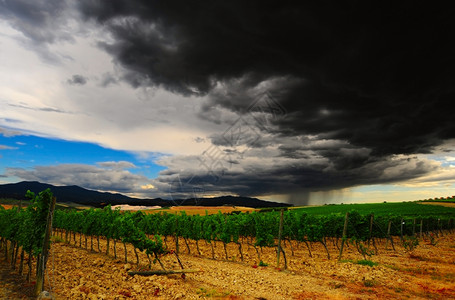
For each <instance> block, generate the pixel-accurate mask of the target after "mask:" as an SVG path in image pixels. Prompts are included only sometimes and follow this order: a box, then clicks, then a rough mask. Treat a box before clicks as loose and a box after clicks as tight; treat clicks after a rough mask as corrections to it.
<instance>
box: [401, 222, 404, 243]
mask: <svg viewBox="0 0 455 300" xmlns="http://www.w3.org/2000/svg"><path fill="white" fill-rule="evenodd" d="M403 225H404V221H403V218H401V223H400V239H401V242H402V243H404V238H403Z"/></svg>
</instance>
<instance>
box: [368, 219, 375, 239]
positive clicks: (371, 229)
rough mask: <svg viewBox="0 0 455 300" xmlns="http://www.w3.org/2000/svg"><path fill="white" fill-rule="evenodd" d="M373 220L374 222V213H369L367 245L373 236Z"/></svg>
mask: <svg viewBox="0 0 455 300" xmlns="http://www.w3.org/2000/svg"><path fill="white" fill-rule="evenodd" d="M373 222H374V214H371V215H370V228H369V230H370V232H369V236H368V247H369V246H370V241H371V239H372V237H373ZM373 242H374V241H373Z"/></svg>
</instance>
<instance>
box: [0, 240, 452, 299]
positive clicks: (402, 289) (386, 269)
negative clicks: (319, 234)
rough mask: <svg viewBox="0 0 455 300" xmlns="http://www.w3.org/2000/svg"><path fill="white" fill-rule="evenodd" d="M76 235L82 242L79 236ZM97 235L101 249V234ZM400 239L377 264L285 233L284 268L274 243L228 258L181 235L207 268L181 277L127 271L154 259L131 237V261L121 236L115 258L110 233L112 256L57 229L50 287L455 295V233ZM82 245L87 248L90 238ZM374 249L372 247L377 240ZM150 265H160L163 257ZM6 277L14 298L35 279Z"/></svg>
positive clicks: (76, 291) (70, 293)
mask: <svg viewBox="0 0 455 300" xmlns="http://www.w3.org/2000/svg"><path fill="white" fill-rule="evenodd" d="M76 241H77V245H79V241H80V239H79V237H78V236H76ZM430 242H433V244H436V245H433V244H432V243H430ZM93 243H94V247H93V248H94V249H95V250H96V251H97V250H98V246H97V242H96V239H93ZM167 244H168V246H169V247H170V248H172V246H175V241H174V240H173V239H171V238H168V239H167ZM399 244H400V242H399V239H396V240H395V247H396V251H393V250H392V249H391V245H390V244H389V245H388V247H387V248H388V249H387V250H386V245H385V241H376V246H377V247H378V251H379V253H378V254H374V255H372V256H369V257H368V256H367V257H366V258H367V259H368V261H367V263H371V262H374V263H376V264H377V265H374V266H368V265H364V264H359V263H358V262H359V260H362V259H363V257H362V255H361V254H359V252H358V251H357V249H356V247H355V246H354V245H351V244H350V245H349V246H348V247H346V248H345V251H344V252H343V257H342V260H341V261H338V259H337V256H338V249H337V247H336V243H335V240H333V241H329V242H328V247H329V252H330V255H331V258H330V259H328V258H327V252H326V250H325V249H324V248H323V246H322V244H316V243H313V244H311V253H312V257H310V256H309V251H308V248H307V247H306V246H305V244H304V243H300V244H297V243H296V242H292V249H293V251H294V255H292V250H291V247H290V244H289V242H287V241H286V242H285V247H284V249H285V253H286V258H287V263H288V270H283V267H284V259H283V257H281V259H280V268H276V264H277V257H276V252H275V249H273V248H264V249H262V253H261V250H259V253H260V255H261V258H260V260H261V261H262V263H260V260H259V259H258V254H257V252H256V250H255V249H254V248H253V247H252V246H250V245H248V244H247V243H246V241H245V243H244V244H242V254H243V257H244V261H241V259H240V252H239V249H238V245H235V244H229V245H228V246H227V249H226V250H227V254H228V259H227V260H226V257H225V255H226V252H225V250H224V247H223V244H222V243H221V242H217V243H216V244H215V247H214V256H215V259H213V258H212V247H211V245H210V244H206V243H205V242H203V241H200V242H199V248H200V251H201V255H199V254H197V248H196V243H195V242H194V241H189V248H190V251H191V254H188V253H187V252H188V249H187V246H186V243H185V242H184V240H183V239H179V249H180V255H179V257H180V260H181V262H182V264H183V266H184V268H185V269H196V270H200V271H201V272H198V273H187V274H186V278H185V279H183V278H182V277H181V275H180V274H178V275H167V276H157V275H154V276H150V277H141V276H138V275H135V276H130V275H128V274H127V271H130V270H147V269H148V266H147V265H148V264H149V260H148V259H147V257H146V256H145V254H143V253H139V261H140V264H139V265H137V264H136V256H135V254H134V252H133V249H132V247H131V246H130V245H128V246H127V251H128V252H127V257H128V263H125V261H124V254H125V253H124V250H123V249H124V247H123V244H122V243H120V242H118V243H117V246H116V252H117V259H115V258H114V257H113V255H114V249H113V242H112V241H111V243H110V254H109V256H107V255H106V254H104V253H98V252H92V251H90V238H89V239H88V246H87V247H88V249H89V250H85V249H81V248H79V247H76V246H75V245H74V241H73V240H72V241H71V244H67V243H65V242H62V239H61V238H60V237H58V238H54V243H53V244H52V248H51V252H50V253H51V257H50V258H49V262H48V275H49V280H48V281H47V282H46V289H47V290H51V291H52V292H53V294H54V295H55V296H56V299H200V298H203V299H204V298H222V299H385V298H391V299H406V298H408V299H428V298H431V299H455V234H448V235H444V236H439V237H437V238H436V239H435V240H432V241H430V240H428V239H427V240H421V241H420V244H419V245H418V246H417V247H416V248H415V249H414V250H413V251H406V249H404V248H403V247H402V246H400V245H399ZM82 246H83V247H84V248H85V239H84V238H82ZM370 249H373V246H372V244H371V245H370ZM100 250H101V251H102V252H105V251H106V241H105V240H101V242H100ZM0 259H1V260H3V261H2V264H1V267H2V274H4V272H10V273H11V274H13V275H15V274H17V271H12V270H11V269H10V267H9V266H7V265H6V263H5V262H4V255H3V254H0ZM162 262H163V264H164V266H165V267H166V269H174V270H177V269H180V266H179V263H178V261H177V259H176V256H175V255H173V254H168V255H166V256H164V257H163V258H162ZM360 263H362V262H360ZM363 263H365V262H363ZM265 264H267V265H268V266H265ZM261 265H263V266H261ZM151 266H152V269H156V270H158V269H160V266H159V264H158V263H156V264H152V265H151ZM8 278H10V277H7V276H6V277H5V276H3V275H2V277H1V279H0V280H1V282H0V291H1V292H2V293H8V294H0V296H4V295H10V296H9V297H8V298H9V299H14V297H16V296H17V299H27V298H25V296H26V295H29V296H30V292H31V291H30V290H27V288H28V287H29V286H30V285H29V284H27V283H25V282H23V281H22V282H20V278H19V279H18V278H17V277H15V278H16V279H15V280H16V281H14V282H13V283H11V281H10V280H9V279H8ZM11 278H12V277H11ZM18 280H19V281H18ZM18 287H21V288H23V289H22V290H21V289H18ZM27 293H28V294H27ZM11 295H12V296H11ZM11 297H12V298H11Z"/></svg>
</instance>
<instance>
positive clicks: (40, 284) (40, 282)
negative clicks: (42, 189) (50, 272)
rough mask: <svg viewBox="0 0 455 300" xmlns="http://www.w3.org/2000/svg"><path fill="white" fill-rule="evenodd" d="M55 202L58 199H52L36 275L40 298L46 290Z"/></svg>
mask: <svg viewBox="0 0 455 300" xmlns="http://www.w3.org/2000/svg"><path fill="white" fill-rule="evenodd" d="M55 201H56V198H55V197H52V200H51V203H50V206H49V212H48V216H47V223H46V231H45V234H44V240H43V250H42V251H43V253H42V255H41V259H40V261H39V265H38V273H37V275H36V286H35V296H38V295H39V294H40V293H41V292H42V291H43V289H44V274H45V271H46V263H47V257H48V254H49V244H50V237H51V233H52V217H53V215H54V208H55Z"/></svg>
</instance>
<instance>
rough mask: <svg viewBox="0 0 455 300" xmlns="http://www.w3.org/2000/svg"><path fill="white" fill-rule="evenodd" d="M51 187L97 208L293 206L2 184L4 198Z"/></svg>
mask: <svg viewBox="0 0 455 300" xmlns="http://www.w3.org/2000/svg"><path fill="white" fill-rule="evenodd" d="M47 188H50V189H51V191H52V193H53V194H54V196H55V197H56V198H57V202H60V203H77V204H81V205H89V206H94V207H104V206H106V205H109V204H111V205H119V204H128V205H144V206H181V205H184V206H223V205H226V206H245V207H253V208H262V207H285V206H291V205H290V204H286V203H279V202H271V201H265V200H260V199H257V198H250V197H236V196H221V197H214V198H197V199H196V198H190V199H177V200H166V199H161V198H154V199H139V198H132V197H128V196H125V195H122V194H118V193H109V192H98V191H93V190H88V189H85V188H82V187H80V186H77V185H71V186H55V185H51V184H47V183H41V182H37V181H21V182H18V183H8V184H2V185H0V198H12V199H25V194H26V192H27V190H30V191H32V192H34V193H35V194H37V193H39V192H41V191H43V190H45V189H47Z"/></svg>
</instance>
